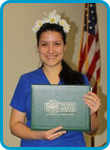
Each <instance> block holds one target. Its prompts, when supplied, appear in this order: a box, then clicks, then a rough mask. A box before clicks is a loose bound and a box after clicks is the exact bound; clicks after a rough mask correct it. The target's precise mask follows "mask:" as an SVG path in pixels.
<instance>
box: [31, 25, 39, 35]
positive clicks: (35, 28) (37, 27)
mask: <svg viewBox="0 0 110 150" xmlns="http://www.w3.org/2000/svg"><path fill="white" fill-rule="evenodd" d="M39 29H40V26H38V25H35V26H34V27H33V28H32V31H34V32H35V33H36V32H37V31H38V30H39Z"/></svg>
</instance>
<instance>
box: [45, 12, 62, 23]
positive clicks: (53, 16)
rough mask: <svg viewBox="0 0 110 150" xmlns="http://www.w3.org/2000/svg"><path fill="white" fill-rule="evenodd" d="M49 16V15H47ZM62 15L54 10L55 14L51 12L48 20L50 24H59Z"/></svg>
mask: <svg viewBox="0 0 110 150" xmlns="http://www.w3.org/2000/svg"><path fill="white" fill-rule="evenodd" d="M45 15H46V16H47V14H45ZM60 17H61V16H60V15H57V14H56V10H54V11H53V12H50V14H49V15H48V19H49V22H50V23H58V22H59V21H60Z"/></svg>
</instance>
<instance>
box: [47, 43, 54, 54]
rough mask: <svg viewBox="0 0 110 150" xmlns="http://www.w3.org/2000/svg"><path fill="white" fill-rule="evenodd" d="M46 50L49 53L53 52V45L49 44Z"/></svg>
mask: <svg viewBox="0 0 110 150" xmlns="http://www.w3.org/2000/svg"><path fill="white" fill-rule="evenodd" d="M48 52H49V53H51V54H52V53H54V46H53V45H49V47H48Z"/></svg>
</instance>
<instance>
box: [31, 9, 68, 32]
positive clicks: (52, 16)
mask: <svg viewBox="0 0 110 150" xmlns="http://www.w3.org/2000/svg"><path fill="white" fill-rule="evenodd" d="M44 15H45V16H47V18H43V19H42V20H37V21H36V22H35V26H34V27H33V28H32V30H33V31H34V32H35V33H36V32H37V31H39V29H40V27H41V26H42V25H43V24H45V23H50V24H58V25H60V26H62V27H63V30H64V32H65V33H68V32H69V30H70V25H68V24H67V22H66V20H64V19H61V16H60V15H57V14H56V10H54V11H53V12H50V13H49V15H47V14H46V13H44Z"/></svg>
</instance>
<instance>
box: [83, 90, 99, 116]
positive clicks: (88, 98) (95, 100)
mask: <svg viewBox="0 0 110 150" xmlns="http://www.w3.org/2000/svg"><path fill="white" fill-rule="evenodd" d="M84 101H85V103H86V104H87V105H88V107H89V108H90V109H91V115H92V114H93V113H95V112H96V111H97V110H98V109H99V107H100V105H101V102H100V99H99V97H98V96H97V95H96V94H95V93H93V92H89V93H88V94H85V95H84Z"/></svg>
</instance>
